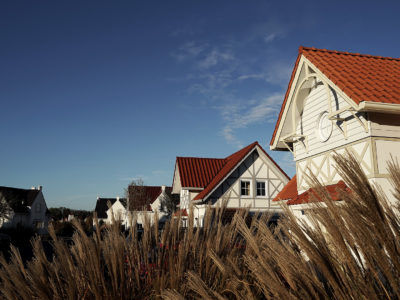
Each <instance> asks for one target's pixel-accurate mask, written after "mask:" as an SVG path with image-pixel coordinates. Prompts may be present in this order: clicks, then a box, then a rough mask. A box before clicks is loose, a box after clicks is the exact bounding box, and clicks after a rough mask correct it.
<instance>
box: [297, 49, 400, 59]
mask: <svg viewBox="0 0 400 300" xmlns="http://www.w3.org/2000/svg"><path fill="white" fill-rule="evenodd" d="M304 51H320V52H328V53H335V54H340V55H350V56H359V57H369V58H374V59H386V60H397V61H400V58H398V57H390V56H379V55H371V54H361V53H353V52H348V51H338V50H329V49H319V48H315V47H304V46H300V47H299V53H300V54H302V53H303V52H304Z"/></svg>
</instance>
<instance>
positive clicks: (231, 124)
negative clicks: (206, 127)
mask: <svg viewBox="0 0 400 300" xmlns="http://www.w3.org/2000/svg"><path fill="white" fill-rule="evenodd" d="M282 99H283V94H273V95H271V96H268V97H265V98H262V99H260V100H253V101H243V102H239V103H236V104H235V105H231V104H226V105H223V106H220V107H219V109H220V111H221V115H222V116H223V119H224V121H225V126H224V127H223V129H222V130H221V134H222V136H223V137H224V138H225V140H226V141H227V142H228V143H230V144H233V145H236V146H238V147H241V146H242V144H241V142H240V141H239V140H238V139H237V138H236V135H235V131H236V130H238V129H243V128H247V127H249V126H251V125H254V124H257V123H262V122H268V120H270V119H271V118H273V117H274V116H275V115H276V113H277V112H278V110H279V108H280V104H281V102H282Z"/></svg>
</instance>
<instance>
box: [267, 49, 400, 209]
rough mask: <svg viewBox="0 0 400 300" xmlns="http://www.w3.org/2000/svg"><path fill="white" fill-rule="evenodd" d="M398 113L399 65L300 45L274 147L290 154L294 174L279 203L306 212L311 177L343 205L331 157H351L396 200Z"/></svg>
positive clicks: (399, 148) (395, 61)
mask: <svg viewBox="0 0 400 300" xmlns="http://www.w3.org/2000/svg"><path fill="white" fill-rule="evenodd" d="M399 114H400V59H398V58H390V57H381V56H372V55H362V54H358V53H348V52H339V51H331V50H325V49H323V50H322V49H315V48H306V47H300V48H299V54H298V57H297V60H296V63H295V67H294V69H293V72H292V76H291V79H290V82H289V86H288V89H287V92H286V95H285V98H284V100H283V104H282V107H281V111H280V114H279V118H278V120H277V122H276V126H275V130H274V133H273V136H272V139H271V143H270V148H271V150H275V151H290V152H292V154H293V158H294V160H295V162H296V176H295V177H294V178H293V179H292V180H291V181H290V182H289V183H288V185H287V186H286V187H285V188H284V189H283V190H282V191H281V194H278V195H277V197H276V199H275V200H277V201H278V200H284V201H287V202H286V203H287V204H289V205H293V207H296V209H297V210H298V212H300V211H303V212H304V208H305V207H307V203H308V201H309V199H310V195H311V194H312V193H313V190H312V189H311V187H310V186H309V184H308V182H307V180H306V178H307V176H306V175H307V174H310V172H312V173H313V174H314V175H315V176H316V177H317V178H318V179H319V181H320V182H321V183H322V184H323V185H325V188H326V189H327V191H328V192H329V193H330V194H331V195H332V197H333V198H334V200H340V199H337V195H338V194H337V191H339V190H342V191H347V190H348V188H347V186H346V185H345V183H344V182H343V181H341V178H340V176H339V174H338V173H337V171H336V169H335V164H334V160H333V155H334V153H337V154H344V153H345V152H346V151H348V152H350V153H352V154H353V155H354V157H355V158H356V159H357V160H358V162H359V163H360V165H361V167H362V169H363V171H364V172H365V174H366V175H367V177H368V179H369V180H370V182H371V183H374V184H375V183H376V184H379V185H380V186H381V187H382V188H383V190H384V191H385V192H386V195H387V197H388V199H389V200H394V197H393V195H392V193H391V187H390V184H389V182H388V176H389V175H388V170H387V161H388V160H390V157H391V156H393V157H394V158H395V159H399V158H400V115H399ZM335 197H336V198H335Z"/></svg>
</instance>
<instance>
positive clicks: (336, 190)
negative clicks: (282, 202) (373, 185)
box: [286, 180, 351, 205]
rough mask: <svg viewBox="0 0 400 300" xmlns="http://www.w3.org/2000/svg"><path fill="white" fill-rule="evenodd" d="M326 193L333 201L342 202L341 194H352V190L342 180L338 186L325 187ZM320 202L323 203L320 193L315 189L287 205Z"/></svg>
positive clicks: (302, 194) (295, 198)
mask: <svg viewBox="0 0 400 300" xmlns="http://www.w3.org/2000/svg"><path fill="white" fill-rule="evenodd" d="M325 189H326V191H327V192H328V194H329V195H330V196H331V198H332V200H333V201H340V200H342V199H341V198H340V193H341V192H346V193H350V192H351V190H350V189H349V188H348V187H347V185H346V184H345V183H344V182H343V180H340V181H339V182H338V183H336V184H332V185H327V186H325ZM315 201H316V202H320V201H322V200H321V198H320V197H319V196H318V193H317V192H316V191H315V189H313V188H310V189H308V190H307V191H305V192H304V193H301V194H300V195H298V196H296V197H294V198H292V199H290V200H289V201H287V202H286V204H287V205H295V204H305V203H310V202H315Z"/></svg>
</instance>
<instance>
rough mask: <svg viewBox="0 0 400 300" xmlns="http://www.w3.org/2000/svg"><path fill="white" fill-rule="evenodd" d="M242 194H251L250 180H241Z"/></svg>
mask: <svg viewBox="0 0 400 300" xmlns="http://www.w3.org/2000/svg"><path fill="white" fill-rule="evenodd" d="M240 195H241V196H250V181H248V180H242V181H241V182H240Z"/></svg>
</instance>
